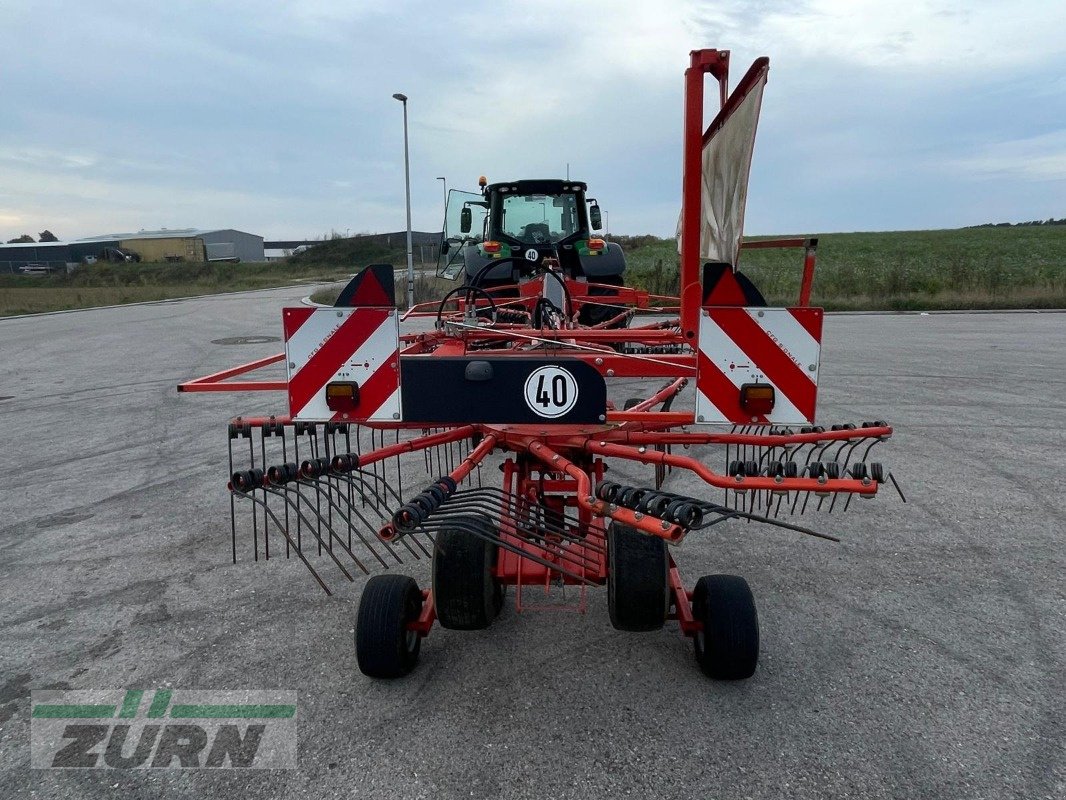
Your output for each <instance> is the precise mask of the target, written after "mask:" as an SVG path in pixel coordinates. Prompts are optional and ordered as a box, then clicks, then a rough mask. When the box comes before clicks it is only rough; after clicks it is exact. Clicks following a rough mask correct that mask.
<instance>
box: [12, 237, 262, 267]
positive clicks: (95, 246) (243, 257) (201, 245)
mask: <svg viewBox="0 0 1066 800" xmlns="http://www.w3.org/2000/svg"><path fill="white" fill-rule="evenodd" d="M116 250H120V251H122V252H124V253H131V254H134V255H136V256H137V257H138V258H139V259H140V260H141V261H189V262H204V261H252V262H261V261H264V260H265V256H264V252H263V237H262V236H256V235H254V234H251V233H245V232H244V231H237V230H233V229H232V228H216V229H200V228H175V229H169V230H168V229H163V230H158V231H137V232H136V233H111V234H107V235H104V236H90V237H87V238H85V239H76V240H74V241H70V242H36V243H32V244H31V243H27V244H0V273H5V272H6V273H12V272H54V271H61V270H65V269H72V268H73V267H75V266H77V265H78V264H86V263H93V262H94V261H96V260H108V256H109V255H112V254H113V251H116Z"/></svg>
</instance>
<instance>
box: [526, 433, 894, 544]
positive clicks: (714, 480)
mask: <svg viewBox="0 0 1066 800" xmlns="http://www.w3.org/2000/svg"><path fill="white" fill-rule="evenodd" d="M544 449H547V448H544ZM584 449H585V450H587V451H588V452H590V453H595V454H596V455H601V456H613V457H616V458H625V459H628V460H630V461H639V462H641V463H643V464H668V465H670V466H675V467H680V468H682V469H687V470H688V471H690V472H693V473H695V474H696V475H697V476H699V477H700V478H701V479H702V480H703V481H704V482H705V483H708V484H710V485H711V486H714V487H717V488H719V489H754V490H759V489H771V490H777V491H828V492H853V493H855V494H870V495H872V494H876V493H877V484H876V483H875V482H873V481H871V482H870V483H869V484H864V483H863V482H862V481H859V480H853V479H850V478H849V479H844V478H835V479H826V480H825V482H821V481H820V480H818V479H815V478H766V477H760V478H748V477H736V478H730V477H728V476H726V475H719V474H718V473H716V472H714V471H713V470H711V469H708V468H707V466H706V465H704V464H701V463H700V462H699V461H697V460H696V459H694V458H690V457H689V456H678V455H674V454H672V453H664V452H661V451H659V450H647V449H645V450H644V451H643V452H641V451H640V450H638V449H636V448H633V447H623V446H621V445H617V444H610V443H606V442H596V441H592V440H587V441H585V442H584ZM534 452H535V451H534ZM627 524H628V523H627Z"/></svg>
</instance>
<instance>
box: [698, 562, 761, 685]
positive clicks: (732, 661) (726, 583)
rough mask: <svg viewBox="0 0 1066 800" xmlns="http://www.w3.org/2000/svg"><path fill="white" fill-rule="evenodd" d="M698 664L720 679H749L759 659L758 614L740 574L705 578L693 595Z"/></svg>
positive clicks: (748, 589)
mask: <svg viewBox="0 0 1066 800" xmlns="http://www.w3.org/2000/svg"><path fill="white" fill-rule="evenodd" d="M692 615H693V616H694V617H695V618H696V619H697V621H699V622H701V623H702V624H703V630H702V631H699V632H697V633H696V636H695V639H694V643H695V646H696V661H697V662H698V663H699V665H700V669H702V670H703V671H704V673H706V674H707V675H709V676H710V677H712V678H716V679H718V680H725V681H735V680H740V679H742V678H750V677H751V676H752V674H753V673H754V672H755V665H756V663H757V662H758V660H759V614H758V612H757V611H756V610H755V598H754V597H753V596H752V594H751V588H750V587H749V586H748V582H747V581H746V580H744V579H743V578H741V577H739V576H737V575H705V576H704V577H702V578H700V579H699V581H697V583H696V588H695V590H694V591H693V593H692Z"/></svg>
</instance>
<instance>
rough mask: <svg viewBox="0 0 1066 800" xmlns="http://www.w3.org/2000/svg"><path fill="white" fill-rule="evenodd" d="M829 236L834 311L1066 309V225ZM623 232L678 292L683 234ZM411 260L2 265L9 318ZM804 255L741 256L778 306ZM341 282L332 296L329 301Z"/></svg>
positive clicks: (656, 283)
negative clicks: (59, 267)
mask: <svg viewBox="0 0 1066 800" xmlns="http://www.w3.org/2000/svg"><path fill="white" fill-rule="evenodd" d="M812 235H813V234H812ZM772 238H777V237H772ZM818 238H819V246H818V271H817V273H816V275H815V282H814V297H813V302H814V303H815V304H818V305H822V306H824V307H825V308H827V309H830V310H876V309H887V310H912V309H913V310H919V309H920V310H934V309H981V308H1066V226H1062V225H1049V226H1020V227H1010V228H963V229H958V230H939V231H894V232H886V233H831V234H823V235H820V236H819V237H818ZM616 240H617V241H619V242H620V243H621V244H622V245H623V247H624V248H625V250H626V257H627V260H628V264H629V270H628V273H627V283H629V284H630V285H636V286H640V287H642V288H645V289H648V290H650V291H653V292H655V293H657V294H676V292H677V247H676V244H675V242H674V240H673V239H659V238H657V237H653V236H637V237H617V239H616ZM404 259H405V256H404V252H403V251H402V250H399V251H397V250H387V249H383V248H380V247H375V246H370V247H369V248H368V247H367V246H362V245H360V244H359V243H358V240H350V239H349V240H345V239H341V240H335V241H330V242H324V243H323V244H322V245H320V246H318V247H316V248H313V249H311V250H309V251H307V252H305V253H302V254H301V255H299V256H297V257H294V258H293V259H291V260H290V261H288V262H276V263H271V264H95V265H93V266H86V267H81V268H79V269H78V270H76V271H75V272H73V273H71V274H68V275H54V276H45V277H26V276H19V275H0V316H2V315H12V314H28V313H35V312H41V311H56V310H61V309H66V308H84V307H89V306H99V305H114V304H119V303H129V302H136V301H143V300H163V299H167V298H172V297H186V296H190V295H199V294H214V293H219V292H229V291H239V290H244V289H259V288H268V287H274V286H286V285H292V284H294V283H305V282H315V281H342V280H343V279H344V278H345V277H346V276H347V275H349V274H351V273H352V272H354V271H356V270H358V269H360V268H361V267H363V266H365V265H366V264H369V263H372V262H386V263H393V264H396V265H398V266H399V265H402V264H403V263H404ZM802 263H803V253H802V251H801V250H749V251H745V252H744V253H743V254H742V257H741V269H742V270H743V271H744V272H745V273H746V274H747V275H748V276H749V277H751V279H752V280H753V281H754V282H755V284H756V286H758V287H759V288H760V289H761V290H762V292H763V294H765V295H766V297H767V300H768V301H769V302H770V303H771V304H773V305H788V304H791V303H794V302H795V300H796V298H797V296H798V294H799V284H800V277H801V274H802ZM449 286H451V284H449V283H448V282H445V281H437V280H435V279H429V278H426V279H420V280H419V286H418V287H417V288H418V297H419V299H432V297H433V296H435V294H437V293H441V294H442V293H443V291H442V287H449ZM339 288H340V287H339V285H338V287H337V289H335V290H331V291H327V292H324V293H323V294H322V295H321V297H322V298H323V299H326V300H328V299H329V298H330V297H331V296H336V292H337V291H339ZM397 289H398V291H397V294H401V293H402V292H400V291H399V287H397ZM444 290H446V289H444ZM331 292H332V293H331Z"/></svg>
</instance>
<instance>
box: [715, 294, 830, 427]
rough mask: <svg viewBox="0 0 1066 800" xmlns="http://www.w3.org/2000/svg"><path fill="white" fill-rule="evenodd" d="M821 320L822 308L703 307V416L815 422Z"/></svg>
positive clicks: (724, 420)
mask: <svg viewBox="0 0 1066 800" xmlns="http://www.w3.org/2000/svg"><path fill="white" fill-rule="evenodd" d="M822 319H823V312H822V309H820V308H744V307H736V306H734V307H726V306H713V307H706V308H704V309H702V311H701V314H700V338H699V359H698V363H697V372H696V422H697V423H704V424H730V425H752V424H761V425H804V424H808V425H809V424H813V422H814V408H815V401H816V399H817V395H818V359H819V356H820V353H821V347H822Z"/></svg>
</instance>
